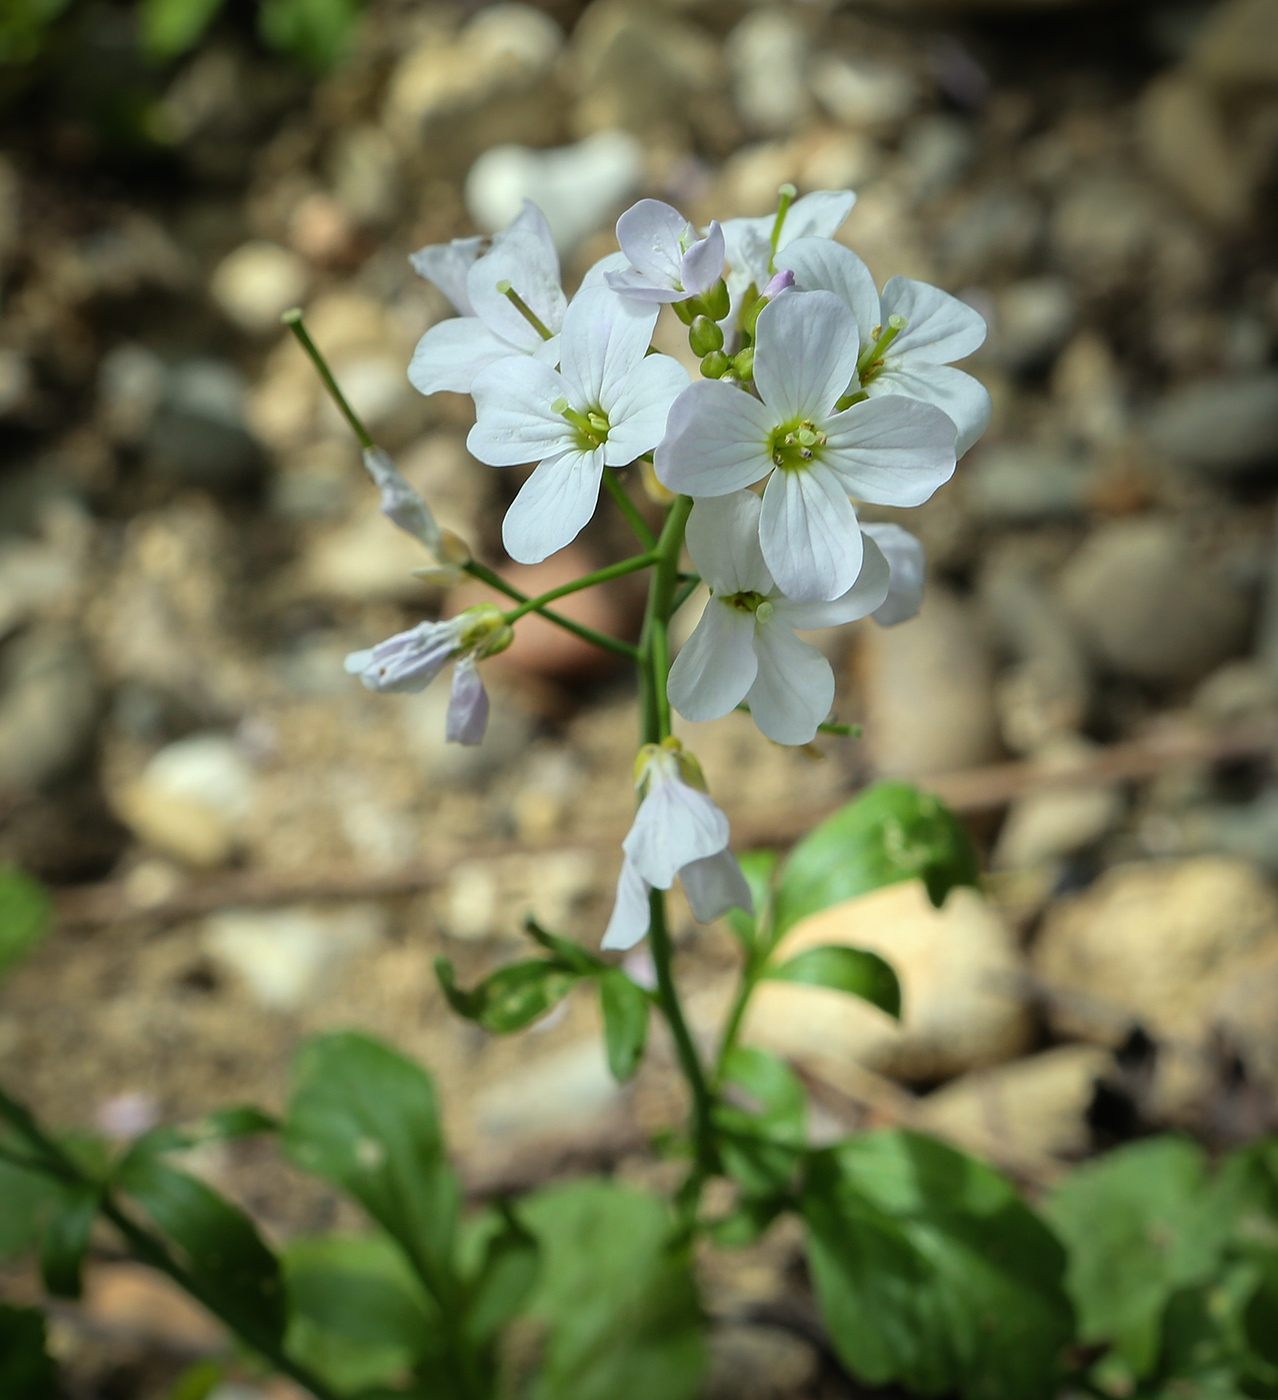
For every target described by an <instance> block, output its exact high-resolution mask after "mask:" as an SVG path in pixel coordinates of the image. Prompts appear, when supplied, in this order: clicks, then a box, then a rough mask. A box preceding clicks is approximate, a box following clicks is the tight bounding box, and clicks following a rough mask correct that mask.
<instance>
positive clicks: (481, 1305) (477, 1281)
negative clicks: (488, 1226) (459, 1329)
mask: <svg viewBox="0 0 1278 1400" xmlns="http://www.w3.org/2000/svg"><path fill="white" fill-rule="evenodd" d="M540 1261H541V1247H540V1245H539V1244H538V1243H537V1239H536V1237H535V1236H534V1235H532V1234H531V1233H530V1232H529V1231H528V1230H527V1229H526V1228H525V1227H524V1225H523V1224H521V1222H520V1221H519V1220H518V1219H517V1218H516V1217H515V1215H514V1214H513V1212H512V1211H511V1210H510V1209H509V1208H504V1209H503V1212H502V1220H501V1225H500V1227H499V1228H498V1229H497V1231H496V1232H495V1233H493V1234H492V1235H490V1236H489V1238H488V1242H487V1245H486V1247H485V1249H484V1256H483V1259H482V1260H481V1262H480V1265H479V1270H478V1272H477V1274H476V1275H475V1278H474V1280H473V1282H472V1283H471V1285H470V1292H469V1299H468V1301H467V1306H466V1335H467V1336H468V1337H469V1338H470V1340H471V1341H472V1342H473V1343H474V1344H476V1345H478V1346H483V1345H485V1344H486V1343H488V1342H490V1341H491V1340H492V1339H493V1338H494V1337H495V1336H496V1335H497V1333H498V1332H500V1331H501V1329H502V1328H503V1327H505V1325H506V1324H507V1323H508V1322H509V1321H510V1320H511V1319H512V1318H513V1317H514V1316H515V1314H516V1313H518V1311H519V1310H520V1308H522V1307H523V1305H524V1304H525V1303H526V1302H527V1300H528V1295H529V1294H530V1293H531V1292H532V1289H533V1285H534V1284H535V1283H536V1282H537V1272H538V1268H539V1266H540Z"/></svg>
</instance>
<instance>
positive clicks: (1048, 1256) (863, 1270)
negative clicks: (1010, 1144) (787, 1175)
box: [802, 1132, 1073, 1400]
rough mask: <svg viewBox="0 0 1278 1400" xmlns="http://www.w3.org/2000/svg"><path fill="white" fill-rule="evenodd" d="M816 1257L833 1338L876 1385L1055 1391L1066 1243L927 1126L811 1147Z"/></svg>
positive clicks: (994, 1394)
mask: <svg viewBox="0 0 1278 1400" xmlns="http://www.w3.org/2000/svg"><path fill="white" fill-rule="evenodd" d="M802 1211H803V1216H804V1220H805V1222H806V1224H807V1226H808V1232H809V1238H808V1246H807V1249H808V1262H809V1266H810V1268H811V1271H812V1277H813V1282H814V1285H815V1287H816V1292H817V1298H818V1301H819V1303H820V1306H821V1311H822V1314H823V1316H824V1317H825V1320H826V1326H827V1329H828V1332H829V1335H830V1338H831V1341H832V1342H833V1344H834V1346H835V1349H836V1350H837V1351H838V1353H839V1356H840V1357H841V1359H842V1360H843V1362H844V1364H845V1365H846V1366H847V1367H848V1368H849V1369H850V1370H851V1371H852V1372H853V1373H854V1374H855V1375H856V1376H857V1377H859V1378H860V1379H862V1380H864V1381H866V1382H867V1383H870V1384H875V1385H884V1384H888V1383H891V1382H897V1383H899V1384H902V1385H904V1386H905V1387H906V1388H907V1389H912V1390H917V1391H920V1392H922V1393H925V1394H931V1393H940V1392H946V1391H951V1390H952V1391H956V1392H957V1393H958V1394H960V1395H962V1396H963V1397H966V1400H1040V1397H1041V1400H1047V1398H1048V1397H1050V1396H1052V1395H1053V1393H1054V1390H1055V1386H1056V1381H1057V1378H1058V1373H1059V1368H1060V1354H1061V1351H1062V1348H1063V1347H1064V1346H1065V1344H1066V1343H1067V1342H1068V1341H1069V1339H1070V1337H1071V1335H1072V1332H1073V1318H1072V1312H1071V1308H1070V1304H1069V1300H1068V1298H1067V1297H1066V1295H1065V1292H1064V1287H1063V1275H1064V1268H1065V1255H1064V1251H1063V1250H1062V1248H1061V1246H1060V1244H1059V1243H1058V1242H1057V1241H1056V1239H1055V1238H1054V1237H1053V1235H1052V1233H1051V1231H1050V1230H1049V1229H1048V1228H1047V1226H1046V1225H1045V1224H1044V1223H1043V1222H1042V1221H1041V1220H1040V1219H1039V1218H1038V1217H1037V1216H1036V1215H1035V1214H1034V1212H1033V1211H1032V1210H1031V1209H1030V1208H1029V1207H1028V1206H1027V1205H1026V1204H1025V1203H1024V1202H1023V1201H1022V1200H1021V1199H1020V1198H1019V1197H1018V1196H1017V1194H1016V1191H1015V1190H1014V1188H1013V1187H1012V1186H1011V1184H1010V1183H1009V1182H1007V1181H1006V1180H1005V1179H1004V1178H1003V1177H1001V1176H1000V1175H999V1174H998V1173H997V1172H995V1171H993V1170H992V1169H991V1168H989V1167H987V1166H985V1165H984V1164H983V1163H980V1162H977V1161H975V1160H974V1159H972V1158H969V1157H965V1156H963V1154H961V1153H959V1152H956V1151H954V1150H953V1149H952V1148H949V1147H946V1146H944V1145H942V1144H940V1143H937V1142H933V1141H931V1140H929V1139H927V1138H923V1137H919V1136H917V1135H916V1134H912V1133H904V1132H883V1133H872V1134H867V1135H865V1136H863V1137H859V1138H856V1139H853V1140H852V1141H849V1142H846V1143H843V1144H840V1145H839V1146H837V1147H834V1148H831V1149H828V1150H826V1151H823V1152H818V1153H814V1154H813V1155H812V1161H811V1168H810V1173H809V1179H808V1181H807V1182H806V1183H805V1186H804V1189H803V1194H802Z"/></svg>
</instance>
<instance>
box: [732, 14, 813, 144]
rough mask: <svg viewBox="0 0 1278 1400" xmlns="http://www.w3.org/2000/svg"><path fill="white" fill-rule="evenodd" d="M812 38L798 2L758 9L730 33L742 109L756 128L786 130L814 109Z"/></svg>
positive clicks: (735, 87)
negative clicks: (810, 77) (810, 80)
mask: <svg viewBox="0 0 1278 1400" xmlns="http://www.w3.org/2000/svg"><path fill="white" fill-rule="evenodd" d="M808 44H809V40H808V32H807V27H806V26H805V25H804V24H803V22H802V20H801V19H799V18H798V17H797V16H796V14H795V10H794V7H792V6H771V5H770V6H765V7H763V8H761V9H757V10H755V11H754V12H753V13H751V14H748V15H747V16H746V17H745V18H744V19H743V20H742V21H741V22H740V23H739V24H738V25H737V26H736V28H735V29H734V30H733V31H732V33H731V34H729V35H728V38H727V41H726V43H725V45H724V51H725V53H726V55H727V59H728V63H729V65H730V66H731V69H732V86H733V95H734V96H735V98H736V103H737V110H738V111H739V112H740V113H741V115H742V116H743V117H744V118H745V120H746V122H747V123H748V125H750V126H751V127H753V128H754V130H756V131H760V132H764V133H767V134H768V135H784V134H785V133H786V132H789V131H793V130H794V128H795V127H796V126H798V125H799V124H800V123H801V122H802V121H803V120H804V118H805V117H806V116H807V115H808V112H809V111H810V110H811V106H812V103H811V99H810V98H809V96H808V89H807V82H806V72H805V70H806V68H807V62H808Z"/></svg>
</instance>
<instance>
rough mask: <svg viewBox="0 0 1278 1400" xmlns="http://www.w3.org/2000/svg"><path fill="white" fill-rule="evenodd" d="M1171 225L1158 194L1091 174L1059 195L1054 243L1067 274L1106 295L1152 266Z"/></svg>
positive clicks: (1135, 184)
mask: <svg viewBox="0 0 1278 1400" xmlns="http://www.w3.org/2000/svg"><path fill="white" fill-rule="evenodd" d="M1165 222H1166V211H1165V210H1164V209H1163V208H1162V205H1161V203H1160V201H1159V200H1158V198H1157V197H1156V196H1155V194H1154V193H1153V192H1152V191H1151V190H1149V189H1148V188H1146V187H1144V186H1142V185H1141V184H1139V183H1138V182H1136V181H1135V180H1133V179H1132V178H1131V177H1130V176H1120V175H1110V174H1105V173H1098V174H1088V175H1085V176H1081V177H1079V178H1077V179H1075V180H1074V181H1073V182H1072V183H1070V184H1068V185H1067V186H1066V187H1065V188H1064V190H1063V191H1062V193H1061V194H1060V196H1059V197H1058V199H1057V202H1056V206H1055V208H1054V210H1053V211H1052V216H1051V221H1050V225H1049V230H1048V241H1049V243H1050V245H1051V251H1052V253H1053V255H1054V257H1055V259H1056V261H1057V262H1058V263H1059V264H1060V265H1061V266H1063V267H1064V269H1065V270H1066V271H1067V272H1070V273H1072V274H1073V275H1074V276H1075V277H1076V278H1078V279H1079V280H1080V281H1081V282H1083V283H1084V284H1086V286H1087V287H1088V288H1089V289H1091V290H1094V291H1096V292H1103V291H1108V290H1111V289H1113V288H1115V287H1117V286H1119V285H1121V284H1123V283H1124V282H1129V281H1133V280H1138V279H1139V278H1140V277H1141V275H1142V273H1144V272H1145V271H1146V270H1147V269H1148V268H1149V266H1150V258H1151V254H1152V252H1153V251H1154V249H1155V247H1156V245H1157V243H1158V241H1159V237H1160V234H1161V232H1162V231H1163V228H1164V226H1165Z"/></svg>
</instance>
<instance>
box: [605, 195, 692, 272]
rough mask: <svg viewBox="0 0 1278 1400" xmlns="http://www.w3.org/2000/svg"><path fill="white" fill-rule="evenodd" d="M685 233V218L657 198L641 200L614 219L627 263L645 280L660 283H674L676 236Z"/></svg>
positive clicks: (680, 257)
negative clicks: (628, 261)
mask: <svg viewBox="0 0 1278 1400" xmlns="http://www.w3.org/2000/svg"><path fill="white" fill-rule="evenodd" d="M687 232H688V221H687V219H685V218H684V217H683V215H682V214H681V213H680V212H679V211H678V210H677V209H675V208H673V207H672V206H671V205H669V204H663V203H662V201H661V200H659V199H641V200H640V201H639V202H638V203H637V204H632V205H631V206H630V208H629V209H627V210H626V212H625V213H624V214H623V215H622V216H621V218H619V219H618V220H617V242H618V243H620V244H621V251H622V252H623V253H624V254H625V255H626V257H627V258H628V259H629V260H630V265H631V266H632V267H633V268H634V269H635V270H636V271H637V272H639V273H640V274H641V275H642V276H643V278H644V280H645V281H647V282H649V283H653V284H657V285H660V286H666V287H676V286H678V284H679V271H680V263H681V262H682V260H683V248H682V246H681V245H680V239H681V238H682V237H683V236H684V234H685V233H687Z"/></svg>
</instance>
